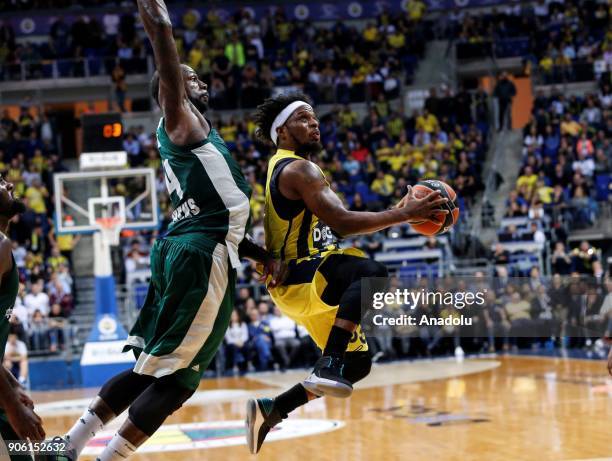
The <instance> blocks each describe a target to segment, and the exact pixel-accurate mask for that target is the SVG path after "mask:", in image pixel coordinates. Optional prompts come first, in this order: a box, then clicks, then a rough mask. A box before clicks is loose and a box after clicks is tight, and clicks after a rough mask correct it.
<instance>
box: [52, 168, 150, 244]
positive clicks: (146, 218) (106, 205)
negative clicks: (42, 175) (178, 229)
mask: <svg viewBox="0 0 612 461" xmlns="http://www.w3.org/2000/svg"><path fill="white" fill-rule="evenodd" d="M53 180H54V185H55V219H56V223H57V226H56V229H57V232H58V233H59V234H65V233H75V234H76V233H87V234H88V233H93V232H96V231H99V230H100V229H101V227H102V226H101V223H102V224H103V223H105V222H106V221H108V220H114V221H117V222H119V223H120V224H121V228H122V229H132V230H139V229H153V228H157V226H158V224H159V219H158V201H157V191H156V188H155V171H154V170H153V169H152V168H130V169H123V170H112V171H84V172H78V173H58V174H55V175H54V178H53Z"/></svg>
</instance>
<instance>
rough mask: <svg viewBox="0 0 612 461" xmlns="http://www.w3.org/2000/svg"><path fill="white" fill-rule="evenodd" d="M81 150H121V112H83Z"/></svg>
mask: <svg viewBox="0 0 612 461" xmlns="http://www.w3.org/2000/svg"><path fill="white" fill-rule="evenodd" d="M82 125H83V152H88V153H90V152H117V151H122V150H123V121H122V119H121V114H120V113H117V112H110V113H106V114H84V115H83V118H82Z"/></svg>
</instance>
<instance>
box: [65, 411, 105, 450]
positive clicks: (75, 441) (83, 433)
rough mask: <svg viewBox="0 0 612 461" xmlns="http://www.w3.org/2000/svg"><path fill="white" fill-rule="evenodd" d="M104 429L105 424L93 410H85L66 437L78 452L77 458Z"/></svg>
mask: <svg viewBox="0 0 612 461" xmlns="http://www.w3.org/2000/svg"><path fill="white" fill-rule="evenodd" d="M103 427H104V423H103V422H102V420H101V419H100V418H98V415H96V414H95V413H94V412H93V410H92V409H91V408H88V409H87V410H85V412H84V413H83V415H82V416H81V417H80V418H79V419H78V420H77V422H76V423H74V426H72V429H70V431H68V433H67V434H66V436H65V438H66V441H67V442H68V443H69V444H70V445H71V447H72V448H74V449H75V450H76V452H77V457H78V455H80V454H81V451H83V448H85V445H86V444H87V442H88V441H89V440H90V439H92V438H93V437H94V436H95V435H96V432H98V431H101V430H102V428H103Z"/></svg>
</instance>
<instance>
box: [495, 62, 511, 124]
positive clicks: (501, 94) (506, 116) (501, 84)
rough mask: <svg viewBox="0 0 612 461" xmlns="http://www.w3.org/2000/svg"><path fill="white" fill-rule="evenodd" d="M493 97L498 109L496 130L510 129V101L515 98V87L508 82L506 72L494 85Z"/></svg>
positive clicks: (508, 76)
mask: <svg viewBox="0 0 612 461" xmlns="http://www.w3.org/2000/svg"><path fill="white" fill-rule="evenodd" d="M493 95H494V96H495V97H496V98H497V102H498V109H499V126H498V130H499V131H502V130H504V129H505V128H506V124H507V126H508V127H509V128H510V129H512V100H513V99H514V97H515V96H516V86H515V85H514V83H512V80H510V75H509V74H508V72H502V73H501V75H500V76H499V79H498V80H497V83H496V84H495V89H494V90H493Z"/></svg>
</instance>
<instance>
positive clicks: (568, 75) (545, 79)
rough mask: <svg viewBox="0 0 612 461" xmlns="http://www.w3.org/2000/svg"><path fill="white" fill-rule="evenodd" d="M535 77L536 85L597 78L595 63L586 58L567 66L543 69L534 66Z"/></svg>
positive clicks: (589, 80)
mask: <svg viewBox="0 0 612 461" xmlns="http://www.w3.org/2000/svg"><path fill="white" fill-rule="evenodd" d="M535 79H536V81H537V84H538V85H559V84H563V83H578V82H591V81H594V80H597V74H596V72H595V65H594V64H593V63H592V62H588V61H586V60H580V59H577V60H575V61H573V62H572V63H571V64H570V65H567V66H553V67H552V68H551V69H550V70H548V71H545V70H544V69H542V67H541V66H539V65H538V66H537V67H536V72H535Z"/></svg>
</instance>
